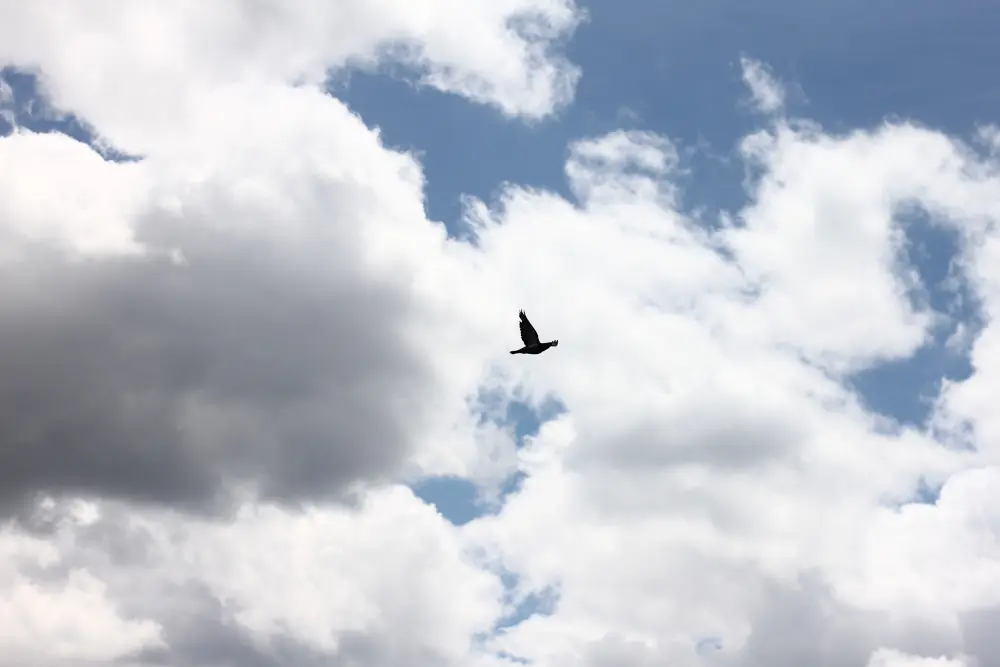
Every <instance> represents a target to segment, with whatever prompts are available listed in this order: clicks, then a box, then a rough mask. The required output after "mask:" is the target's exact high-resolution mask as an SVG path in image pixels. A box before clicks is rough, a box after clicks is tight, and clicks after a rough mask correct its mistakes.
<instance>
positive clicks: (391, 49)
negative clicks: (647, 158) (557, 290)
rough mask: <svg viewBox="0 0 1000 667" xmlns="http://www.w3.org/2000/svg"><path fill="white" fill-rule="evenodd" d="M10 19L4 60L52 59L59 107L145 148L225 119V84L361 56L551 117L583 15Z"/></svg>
mask: <svg viewBox="0 0 1000 667" xmlns="http://www.w3.org/2000/svg"><path fill="white" fill-rule="evenodd" d="M0 17H2V18H3V20H2V22H0V62H7V63H9V64H13V65H16V66H22V67H37V68H39V69H40V70H41V72H42V74H43V75H44V78H45V83H46V87H47V89H48V91H49V92H50V94H51V95H52V97H53V101H54V103H55V104H56V106H59V107H66V108H71V109H73V110H74V111H76V112H78V113H80V114H82V115H83V117H84V118H86V119H87V120H88V121H90V122H92V123H93V124H94V125H95V126H96V127H97V128H99V130H100V133H101V134H102V136H104V137H105V138H107V139H109V140H110V141H111V142H112V144H113V145H115V146H116V147H117V148H119V149H121V150H124V151H126V152H130V153H143V154H145V153H147V152H151V151H153V150H155V149H156V148H157V147H163V146H168V145H170V144H172V143H174V142H175V141H176V133H177V132H183V131H184V130H185V129H186V127H187V125H188V123H189V122H197V119H198V118H199V117H200V118H205V117H206V116H210V115H211V114H213V111H212V108H211V102H210V100H209V99H206V97H205V96H206V95H207V94H208V93H209V92H210V91H211V90H213V89H216V88H218V87H219V86H222V85H226V84H229V83H232V82H234V81H241V82H244V83H248V82H270V83H274V82H293V81H313V82H317V81H322V79H323V78H324V76H325V74H326V72H327V70H328V69H330V68H340V67H344V66H346V65H351V64H353V65H360V66H368V67H376V66H378V65H380V64H384V63H386V62H389V61H399V62H401V63H403V64H404V65H406V66H408V67H412V68H415V69H416V70H417V71H418V74H419V75H420V77H421V80H422V81H423V82H424V83H426V84H427V85H430V86H433V87H435V88H439V89H441V90H445V91H448V92H453V93H457V94H459V95H463V96H466V97H468V98H470V99H472V100H475V101H477V102H483V103H487V104H491V105H494V106H496V107H497V108H499V109H500V110H502V111H503V112H504V113H506V114H510V115H515V116H520V115H523V116H527V117H541V116H545V115H547V114H549V113H552V112H553V111H554V110H556V109H558V108H560V107H561V106H563V105H565V104H566V103H567V102H569V101H570V100H571V99H572V96H573V92H574V88H575V84H576V81H577V79H578V76H579V72H578V71H577V69H576V68H575V67H574V66H572V65H571V64H569V63H568V62H567V61H566V60H565V59H564V58H562V57H561V55H560V54H559V53H558V52H556V51H555V50H554V49H553V44H554V43H556V42H558V41H559V40H561V39H562V38H564V37H565V36H567V35H568V34H570V33H571V32H572V30H573V29H574V28H575V27H576V25H577V24H578V23H579V22H580V21H581V20H582V17H583V15H582V13H581V11H580V10H579V9H577V7H576V6H575V5H574V4H573V1H572V0H503V1H502V2H494V1H492V0H477V1H475V2H462V3H454V2H450V1H448V0H433V1H431V2H422V3H420V4H419V5H416V4H414V3H412V2H408V1H406V0H394V1H390V2H380V3H374V4H373V3H371V2H367V1H365V0H351V1H349V2H333V3H331V2H326V1H325V0H294V1H279V0H264V1H255V0H231V1H229V2H223V3H216V4H212V5H206V4H204V3H201V2H196V1H194V0H181V1H179V2H171V3H167V4H163V3H159V2H148V1H143V2H137V3H129V4H128V6H126V7H122V5H121V4H120V3H118V2H114V1H112V0H102V1H99V2H93V3H87V4H86V5H81V4H79V3H77V2H73V1H72V0H57V1H56V2H53V3H50V4H47V5H46V6H45V8H44V9H39V8H38V7H36V6H34V5H29V4H24V3H21V2H17V1H16V0H13V1H12V0H7V1H5V2H3V3H0Z"/></svg>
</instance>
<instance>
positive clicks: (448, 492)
mask: <svg viewBox="0 0 1000 667" xmlns="http://www.w3.org/2000/svg"><path fill="white" fill-rule="evenodd" d="M480 403H483V404H485V406H484V408H483V412H482V413H481V419H482V420H483V421H491V422H493V423H495V424H496V425H498V426H500V427H502V428H509V429H511V430H512V431H513V435H514V438H515V441H516V443H517V446H518V447H522V446H523V445H524V440H525V438H529V437H533V436H535V435H537V434H538V431H539V429H540V428H541V426H542V424H543V423H544V422H546V421H549V420H552V419H555V418H557V417H558V416H559V415H560V414H562V413H564V412H565V411H566V408H565V406H564V405H562V404H561V403H560V402H559V401H557V400H555V399H549V400H547V401H544V402H543V403H542V404H541V405H540V406H539V407H538V408H533V407H532V406H530V405H529V404H527V403H525V402H523V401H520V400H513V401H505V399H503V398H502V397H500V396H499V395H494V394H489V393H485V394H483V395H482V396H481V397H480ZM523 480H524V473H522V472H520V471H518V472H515V473H514V474H512V475H511V476H510V477H508V478H507V479H506V480H504V483H503V485H502V486H501V489H500V498H499V503H487V502H485V501H484V499H483V498H482V497H481V494H480V492H479V491H480V490H479V488H478V487H477V486H476V485H475V484H474V483H473V482H472V481H470V480H468V479H465V478H462V477H452V476H441V477H428V478H424V479H421V480H419V481H417V482H415V483H413V484H411V488H412V489H413V492H414V493H415V494H416V495H417V497H419V498H420V499H422V500H423V501H424V502H426V503H428V504H431V505H434V507H435V508H437V510H438V511H439V512H440V513H441V515H442V516H444V517H445V518H446V519H448V521H450V522H451V523H453V524H455V525H458V526H461V525H464V524H466V523H468V522H470V521H473V520H475V519H477V518H479V517H481V516H484V515H488V514H492V513H495V512H496V511H497V510H498V508H499V506H502V504H503V501H504V499H505V498H506V497H507V496H508V495H510V494H511V493H515V492H516V491H517V489H518V488H519V487H520V484H521V482H522V481H523Z"/></svg>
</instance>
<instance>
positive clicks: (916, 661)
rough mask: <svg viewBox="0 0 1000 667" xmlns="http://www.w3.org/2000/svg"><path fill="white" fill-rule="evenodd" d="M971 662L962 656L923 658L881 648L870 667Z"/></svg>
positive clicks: (956, 666) (946, 666) (955, 666)
mask: <svg viewBox="0 0 1000 667" xmlns="http://www.w3.org/2000/svg"><path fill="white" fill-rule="evenodd" d="M969 664H970V663H969V662H967V661H966V660H965V659H962V658H957V659H950V658H944V657H940V658H922V657H919V656H913V655H906V654H905V653H900V652H899V651H893V650H890V649H879V650H878V651H876V652H875V654H874V655H872V657H871V660H869V661H868V667H968V665H969Z"/></svg>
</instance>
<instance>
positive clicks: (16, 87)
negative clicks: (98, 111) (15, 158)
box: [0, 67, 138, 162]
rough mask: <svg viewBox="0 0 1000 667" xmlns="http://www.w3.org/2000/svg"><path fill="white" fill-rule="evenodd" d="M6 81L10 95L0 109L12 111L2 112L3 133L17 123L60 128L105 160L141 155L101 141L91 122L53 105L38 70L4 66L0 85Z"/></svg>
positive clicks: (37, 128) (47, 129)
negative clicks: (37, 75) (40, 81)
mask: <svg viewBox="0 0 1000 667" xmlns="http://www.w3.org/2000/svg"><path fill="white" fill-rule="evenodd" d="M4 84H5V85H6V87H7V88H6V89H7V91H8V95H7V97H8V98H9V99H6V100H3V101H0V109H2V110H5V111H7V112H9V115H6V114H3V115H0V136H6V135H8V134H10V133H11V132H13V130H14V127H15V126H17V127H19V128H23V129H25V130H30V131H32V132H39V133H44V132H59V133H61V134H65V135H67V136H70V137H72V138H74V139H76V140H77V141H80V142H82V143H85V144H87V145H89V146H91V147H92V148H93V149H94V150H96V151H97V152H98V153H100V154H101V156H103V157H104V159H105V160H114V161H118V162H122V161H128V160H136V159H138V158H137V157H135V156H130V155H126V154H124V153H121V152H119V151H117V150H115V149H114V148H113V147H109V146H107V145H105V144H103V143H102V142H100V141H98V137H97V135H96V134H95V133H94V131H93V129H92V128H91V127H90V125H89V124H88V123H86V122H85V121H84V120H81V119H80V118H77V117H76V116H75V115H73V114H71V113H65V112H63V111H60V110H59V109H56V108H55V107H53V106H52V105H51V104H50V103H49V100H48V98H47V97H46V96H45V95H44V94H43V93H42V90H41V88H40V86H39V81H38V78H37V77H36V76H35V74H33V73H31V72H26V71H21V70H17V69H14V68H12V67H5V68H3V69H0V86H3V85H4ZM11 121H13V122H11Z"/></svg>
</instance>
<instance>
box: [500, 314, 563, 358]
mask: <svg viewBox="0 0 1000 667" xmlns="http://www.w3.org/2000/svg"><path fill="white" fill-rule="evenodd" d="M521 340H522V341H524V347H522V348H521V349H520V350H511V351H510V353H511V354H541V353H542V352H544V351H545V350H547V349H549V348H550V347H555V346H556V345H558V344H559V341H557V340H550V341H549V342H548V343H541V342H539V341H538V332H537V331H535V327H533V326H531V322H529V321H528V316H527V315H525V314H524V311H523V310H522V311H521Z"/></svg>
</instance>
